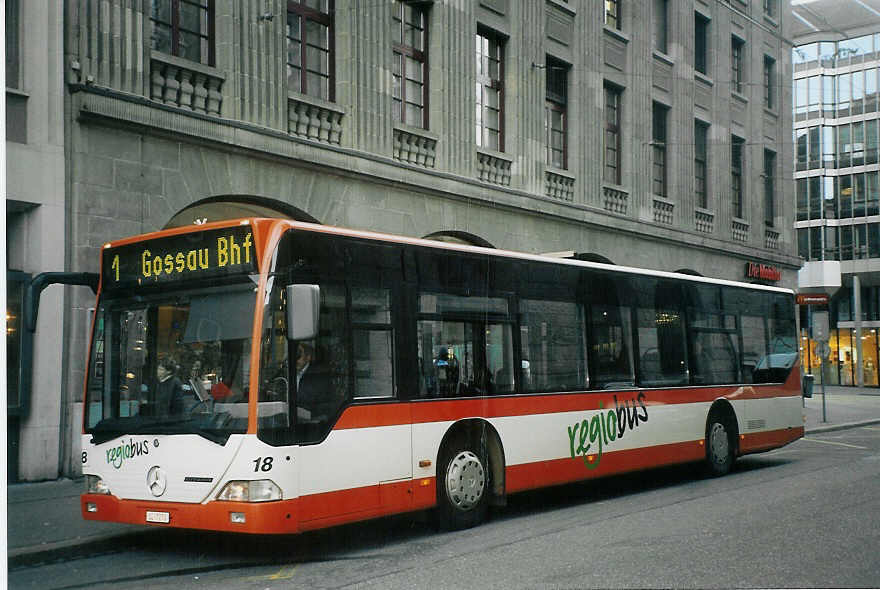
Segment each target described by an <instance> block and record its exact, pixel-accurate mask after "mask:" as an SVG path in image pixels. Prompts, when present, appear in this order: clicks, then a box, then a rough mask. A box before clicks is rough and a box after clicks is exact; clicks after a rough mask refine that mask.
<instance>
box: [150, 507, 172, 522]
mask: <svg viewBox="0 0 880 590" xmlns="http://www.w3.org/2000/svg"><path fill="white" fill-rule="evenodd" d="M147 522H161V523H162V524H168V523H169V522H171V515H170V514H169V513H167V512H152V511H150V510H147Z"/></svg>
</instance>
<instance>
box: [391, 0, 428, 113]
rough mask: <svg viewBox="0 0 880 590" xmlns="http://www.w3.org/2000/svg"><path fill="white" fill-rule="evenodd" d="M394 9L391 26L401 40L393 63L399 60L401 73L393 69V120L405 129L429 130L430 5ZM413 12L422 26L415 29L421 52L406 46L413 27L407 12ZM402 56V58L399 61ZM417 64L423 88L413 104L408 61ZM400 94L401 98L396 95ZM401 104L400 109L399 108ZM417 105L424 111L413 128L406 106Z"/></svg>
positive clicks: (403, 4)
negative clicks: (408, 32)
mask: <svg viewBox="0 0 880 590" xmlns="http://www.w3.org/2000/svg"><path fill="white" fill-rule="evenodd" d="M392 9H393V10H394V13H393V15H392V25H393V26H394V27H396V28H397V29H398V35H399V36H398V39H399V40H400V41H399V42H398V41H395V42H393V43H392V52H393V55H394V59H395V60H397V59H399V60H400V72H399V73H398V72H397V71H396V68H394V69H392V74H391V75H392V78H393V80H394V82H395V83H393V84H392V91H391V100H392V105H393V106H394V108H392V112H393V113H392V114H393V116H394V120H395V121H396V122H398V123H402V124H404V125H411V126H413V127H419V128H421V129H425V130H427V129H428V110H429V109H428V96H429V92H428V71H429V68H428V9H427V5H424V4H419V3H408V2H403V1H401V0H395V1H394V2H393V3H392ZM407 9H410V10H412V11H413V15H414V16H415V15H417V16H418V19H419V22H418V26H416V27H413V28H415V29H416V30H418V31H420V32H421V33H420V34H421V39H420V41H421V49H419V48H417V47H413V46H412V45H407V44H406V41H407V35H406V31H407V27H408V26H409V24H410V23H408V22H407V19H406V11H407ZM398 56H399V57H398ZM407 58H409V59H411V60H412V61H414V62H416V63H417V64H418V67H419V68H420V70H421V74H420V79H421V81H420V84H421V96H420V97H419V100H420V102H419V103H414V102H412V101H411V100H410V98H411V97H409V96H408V94H407V86H408V84H407V82H408V81H409V80H411V78H409V77H408V74H409V70H408V69H407V67H406V66H407V63H408V59H407ZM397 91H399V95H397V94H396V92H397ZM398 104H399V107H398ZM408 104H411V105H416V104H418V106H419V108H420V109H421V121H420V122H419V123H418V124H415V125H414V124H413V123H410V122H408V121H407V116H406V111H407V105H408Z"/></svg>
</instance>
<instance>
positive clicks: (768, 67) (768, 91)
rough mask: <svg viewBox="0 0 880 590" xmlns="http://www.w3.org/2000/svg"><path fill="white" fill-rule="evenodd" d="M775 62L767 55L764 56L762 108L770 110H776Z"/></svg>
mask: <svg viewBox="0 0 880 590" xmlns="http://www.w3.org/2000/svg"><path fill="white" fill-rule="evenodd" d="M775 79H776V60H775V59H773V58H772V57H771V56H769V55H765V56H764V106H765V107H766V108H768V109H770V110H774V109H775V108H776V88H775Z"/></svg>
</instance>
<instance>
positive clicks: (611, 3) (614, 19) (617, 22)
mask: <svg viewBox="0 0 880 590" xmlns="http://www.w3.org/2000/svg"><path fill="white" fill-rule="evenodd" d="M620 5H621V0H605V20H604V24H605V26H606V27H610V28H612V29H614V30H616V31H620V30H622V29H621V20H622V19H621V14H620V8H621V6H620Z"/></svg>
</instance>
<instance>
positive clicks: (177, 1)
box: [150, 0, 217, 67]
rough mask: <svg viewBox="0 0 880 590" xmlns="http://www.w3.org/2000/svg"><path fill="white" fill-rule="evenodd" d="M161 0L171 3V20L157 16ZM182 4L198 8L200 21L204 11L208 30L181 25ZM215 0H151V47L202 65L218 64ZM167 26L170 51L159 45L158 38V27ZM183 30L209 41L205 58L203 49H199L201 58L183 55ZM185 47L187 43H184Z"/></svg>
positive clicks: (212, 65)
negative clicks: (190, 28)
mask: <svg viewBox="0 0 880 590" xmlns="http://www.w3.org/2000/svg"><path fill="white" fill-rule="evenodd" d="M159 2H163V3H167V4H168V5H169V7H170V8H169V10H170V17H171V21H170V22H166V21H162V20H160V19H159V18H157V12H156V7H157V5H158V3H159ZM182 6H195V7H196V9H197V10H199V11H200V18H199V20H200V22H201V14H202V11H204V15H205V20H206V24H207V29H208V30H207V32H206V33H204V34H203V33H202V32H201V31H187V30H186V29H183V28H182V27H181V22H180V13H181V7H182ZM215 16H216V12H215V0H151V10H150V25H151V27H152V31H151V47H152V48H153V49H155V50H156V51H161V52H163V53H168V55H173V56H174V57H179V58H181V59H186V60H189V61H193V62H194V63H200V64H202V65H206V66H211V67H214V66H215V65H216V60H217V36H216V24H215ZM157 25H158V26H161V27H167V28H168V29H169V30H170V33H171V39H170V41H171V46H170V47H169V48H168V49H169V50H170V51H165V49H164V48H161V47H157V40H156V33H155V29H156V27H157ZM181 31H183V32H186V33H191V34H194V35H197V36H198V37H199V38H200V39H203V40H206V41H207V53H208V55H207V57H206V59H203V58H202V57H201V53H202V52H201V51H199V55H200V57H199V60H198V61H195V60H191V59H190V58H189V57H187V56H185V55H183V53H182V47H181ZM183 47H185V44H184V45H183Z"/></svg>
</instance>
